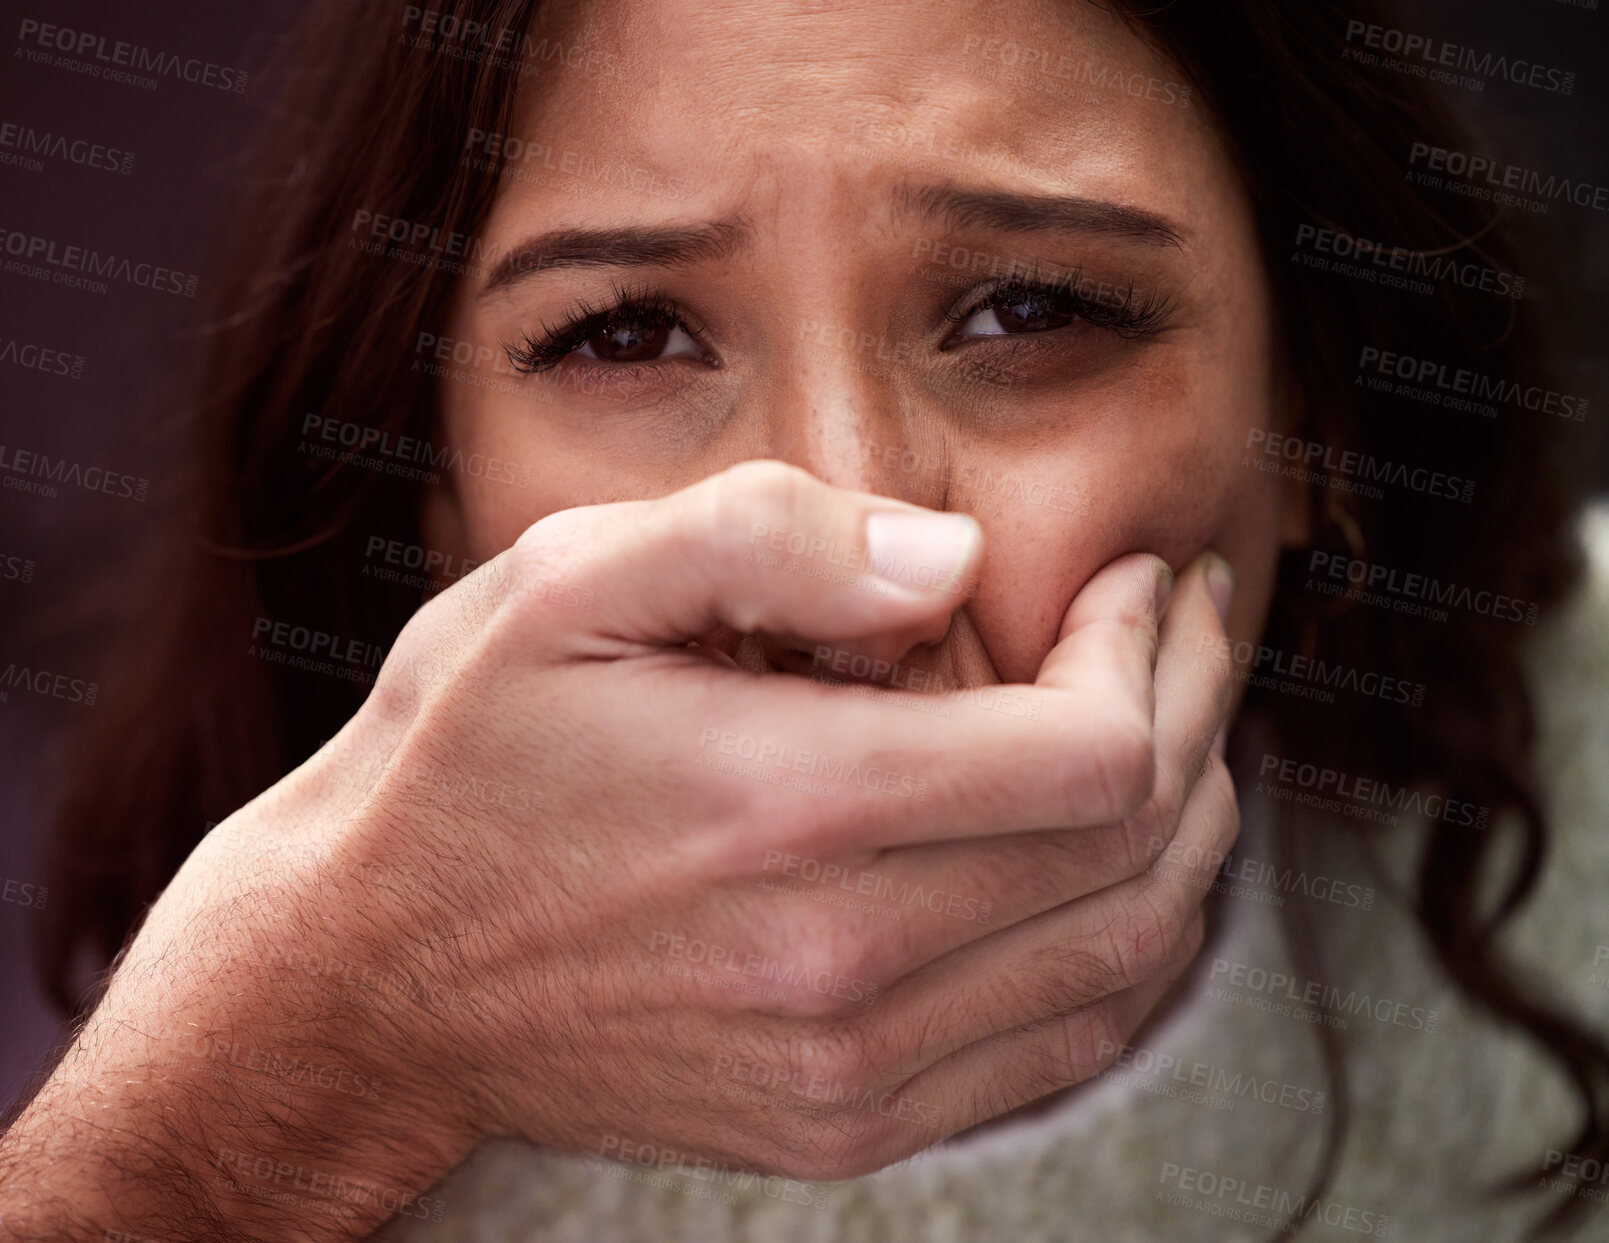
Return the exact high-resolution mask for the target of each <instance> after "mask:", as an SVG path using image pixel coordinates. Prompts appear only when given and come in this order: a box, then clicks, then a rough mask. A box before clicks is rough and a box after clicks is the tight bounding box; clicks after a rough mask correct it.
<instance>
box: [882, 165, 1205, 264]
mask: <svg viewBox="0 0 1609 1243" xmlns="http://www.w3.org/2000/svg"><path fill="white" fill-rule="evenodd" d="M894 209H895V211H896V212H897V213H900V214H903V215H913V216H919V217H922V218H924V219H927V220H931V221H934V222H936V223H940V224H942V225H944V226H946V227H947V228H950V229H952V230H955V231H957V232H959V231H961V230H965V229H992V230H995V231H997V232H1002V233H1042V232H1050V231H1065V232H1072V233H1105V234H1109V235H1111V236H1116V237H1130V238H1134V239H1135V240H1137V241H1141V242H1146V243H1149V244H1151V245H1156V246H1173V247H1175V248H1177V249H1179V250H1183V249H1184V247H1185V240H1184V239H1185V235H1186V230H1185V229H1183V228H1182V227H1181V226H1179V225H1177V224H1175V223H1173V222H1172V221H1170V220H1168V219H1167V218H1166V217H1165V216H1160V215H1158V214H1157V213H1155V212H1151V211H1146V210H1144V209H1143V208H1139V207H1124V206H1121V205H1119V204H1117V203H1108V202H1105V201H1103V200H1101V199H1090V198H1081V197H1079V196H1077V195H1057V194H1023V193H1018V192H1015V191H1008V190H984V189H969V188H967V187H964V186H957V185H955V184H953V183H951V182H939V183H937V184H932V185H911V184H908V183H907V184H903V185H900V186H897V187H896V188H895V191H894Z"/></svg>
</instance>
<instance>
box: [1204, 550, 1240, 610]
mask: <svg viewBox="0 0 1609 1243" xmlns="http://www.w3.org/2000/svg"><path fill="white" fill-rule="evenodd" d="M1206 572H1207V594H1208V595H1209V596H1211V597H1212V604H1213V607H1214V608H1216V609H1217V610H1218V620H1219V621H1220V622H1223V623H1224V624H1225V625H1228V623H1229V602H1230V601H1231V600H1233V599H1234V598H1235V572H1234V570H1232V569H1230V568H1229V562H1227V561H1225V560H1224V559H1223V558H1222V557H1220V556H1219V555H1218V554H1217V553H1215V552H1209V553H1208V554H1207V571H1206Z"/></svg>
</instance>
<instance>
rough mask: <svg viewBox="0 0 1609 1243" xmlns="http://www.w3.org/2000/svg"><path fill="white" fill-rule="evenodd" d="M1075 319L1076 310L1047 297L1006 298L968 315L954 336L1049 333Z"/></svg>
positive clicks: (1024, 295) (1026, 295)
mask: <svg viewBox="0 0 1609 1243" xmlns="http://www.w3.org/2000/svg"><path fill="white" fill-rule="evenodd" d="M1077 318H1078V313H1077V312H1076V311H1074V310H1072V309H1071V308H1069V307H1068V306H1066V305H1065V304H1064V303H1062V302H1061V301H1060V300H1059V299H1056V298H1054V297H1051V296H1050V295H1048V294H1021V295H1016V296H1012V295H1006V297H1004V298H1002V299H1001V300H1000V301H999V302H991V303H989V304H988V305H987V306H982V307H979V308H978V309H977V310H976V311H974V312H972V314H971V315H969V316H967V318H966V321H965V322H964V323H963V324H962V325H961V327H960V329H959V331H958V332H957V334H956V335H958V336H963V337H1000V336H1010V335H1015V334H1019V333H1029V332H1049V331H1051V330H1053V329H1056V328H1065V327H1066V326H1067V325H1068V324H1070V323H1072V322H1073V321H1074V320H1075V319H1077Z"/></svg>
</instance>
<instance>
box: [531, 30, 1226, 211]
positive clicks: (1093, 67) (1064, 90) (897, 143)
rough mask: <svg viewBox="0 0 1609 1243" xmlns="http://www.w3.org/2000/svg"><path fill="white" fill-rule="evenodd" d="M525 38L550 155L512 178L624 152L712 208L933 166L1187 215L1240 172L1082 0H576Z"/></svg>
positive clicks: (902, 176) (1129, 39)
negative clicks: (607, 0) (738, 196)
mask: <svg viewBox="0 0 1609 1243" xmlns="http://www.w3.org/2000/svg"><path fill="white" fill-rule="evenodd" d="M521 52H522V53H523V55H522V57H521V61H522V64H523V67H524V70H525V71H524V72H523V74H522V83H521V86H520V88H519V90H520V94H519V98H518V100H517V101H516V107H515V110H514V117H513V120H512V123H511V125H510V129H511V131H513V135H511V136H516V137H518V138H519V139H520V141H521V143H522V145H523V146H524V148H525V150H526V151H527V152H530V151H531V150H532V144H534V145H535V149H537V150H539V151H541V152H542V155H541V157H540V158H541V160H542V163H543V164H544V165H545V166H548V167H551V168H552V169H554V170H555V171H556V173H557V175H556V176H551V177H544V178H542V179H541V180H540V181H538V180H537V179H534V178H530V179H526V180H524V181H523V182H522V181H519V180H511V181H508V182H505V193H512V192H516V191H519V190H522V189H531V190H534V189H536V188H541V189H543V190H547V191H549V192H550V193H549V194H547V195H545V196H542V197H547V198H554V197H560V196H562V195H563V194H564V192H566V191H569V192H571V193H570V197H575V192H576V191H577V187H576V186H575V185H573V184H569V183H567V181H566V176H567V175H569V174H573V173H576V172H578V171H579V170H580V169H581V168H582V167H584V166H586V165H588V164H589V163H591V164H593V165H596V164H597V163H598V162H600V161H618V162H620V163H622V164H626V165H630V166H632V167H634V168H641V169H643V170H645V171H646V172H657V173H658V174H659V175H660V177H661V178H664V177H666V176H674V177H676V178H677V179H678V183H677V184H679V185H680V186H682V187H684V188H686V189H687V190H688V191H690V195H691V197H693V198H694V199H695V201H697V200H698V196H700V195H703V196H705V197H704V198H703V199H702V201H699V205H700V206H701V207H704V208H706V209H711V210H713V209H715V208H716V207H717V200H720V201H721V203H722V204H724V205H725V206H727V207H732V206H735V204H733V203H732V193H733V191H734V189H740V188H747V190H748V191H749V192H750V193H749V198H750V201H748V202H746V203H744V204H743V206H744V208H745V209H747V210H750V211H752V210H756V209H763V208H764V205H765V197H766V195H768V194H769V195H771V196H773V197H780V196H790V197H793V198H797V196H798V195H799V194H800V193H802V192H805V191H807V190H808V189H809V188H810V187H821V188H822V191H823V193H826V194H830V193H832V192H833V191H834V190H845V191H848V194H847V195H846V197H849V198H853V199H854V200H856V201H857V202H861V203H864V202H866V201H867V195H868V193H875V192H878V191H881V192H882V196H883V197H887V194H888V192H889V191H890V190H891V187H892V186H893V185H894V183H895V182H899V181H906V182H908V181H910V180H912V177H913V175H914V174H922V173H926V174H928V175H929V179H932V178H935V177H939V176H942V177H944V178H946V179H950V180H958V181H962V182H966V183H971V184H987V185H991V186H995V187H998V188H1002V189H1017V190H1037V191H1039V192H1043V193H1063V194H1068V193H1071V194H1079V195H1084V196H1088V197H1093V198H1099V199H1104V200H1117V201H1131V202H1141V203H1144V204H1145V205H1147V206H1150V207H1152V208H1153V209H1154V210H1156V211H1158V212H1160V213H1161V214H1163V215H1168V216H1175V217H1182V216H1183V215H1185V214H1186V213H1187V212H1188V211H1189V210H1190V208H1191V207H1192V204H1199V203H1200V201H1201V197H1202V196H1203V195H1204V194H1206V193H1207V192H1208V191H1209V190H1210V189H1211V188H1212V187H1210V186H1209V185H1208V184H1207V183H1208V182H1209V181H1211V180H1214V179H1216V180H1223V179H1226V178H1228V177H1230V176H1231V175H1232V173H1231V170H1230V167H1229V161H1228V160H1227V157H1226V156H1225V155H1224V153H1223V149H1222V146H1221V144H1220V143H1219V141H1218V139H1217V135H1216V133H1215V132H1214V129H1213V126H1212V124H1211V122H1210V120H1209V116H1208V113H1207V111H1206V109H1205V108H1204V107H1203V105H1202V101H1201V100H1200V98H1199V96H1196V95H1195V94H1194V92H1193V91H1192V90H1191V88H1190V87H1189V85H1188V84H1187V83H1185V82H1184V80H1183V74H1182V73H1181V72H1180V71H1179V70H1178V68H1177V67H1176V66H1174V65H1172V64H1171V63H1170V62H1169V61H1168V60H1167V59H1166V58H1165V57H1164V56H1162V54H1161V53H1160V52H1158V51H1157V50H1156V49H1154V48H1153V47H1151V46H1150V45H1148V44H1147V43H1146V42H1145V41H1144V40H1142V39H1141V38H1140V37H1139V36H1138V35H1137V34H1135V33H1134V32H1133V31H1132V30H1131V29H1130V28H1129V27H1128V26H1126V25H1125V24H1124V23H1123V22H1122V21H1121V20H1120V19H1119V18H1117V17H1116V16H1114V15H1113V14H1112V13H1110V12H1108V11H1106V10H1105V9H1103V8H1101V7H1098V6H1096V5H1094V4H1091V3H1087V2H1086V0H1067V2H1065V3H1060V4H1049V3H1039V2H1037V0H1020V2H1012V3H1006V4H992V5H987V6H985V5H972V4H955V3H945V2H943V0H909V2H895V3H884V4H876V5H824V4H817V3H798V4H786V3H784V4H775V3H760V4H757V3H752V2H747V0H708V2H698V3H693V2H691V0H643V2H641V3H638V2H635V0H634V3H633V4H631V5H630V6H629V7H622V8H619V9H615V8H612V7H611V6H607V5H597V4H593V3H588V2H586V0H565V2H564V3H562V4H559V5H556V6H551V7H545V8H544V10H543V11H542V12H541V13H540V15H539V17H538V19H537V23H536V25H535V26H533V28H532V30H531V31H530V32H529V34H528V36H527V39H526V42H525V44H524V46H523V47H522V49H521ZM567 170H568V174H567ZM636 180H639V181H641V180H645V178H637V179H636ZM531 197H537V196H535V195H532V196H531ZM682 197H684V198H685V197H689V196H688V195H683V196H682ZM684 206H685V204H684Z"/></svg>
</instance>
